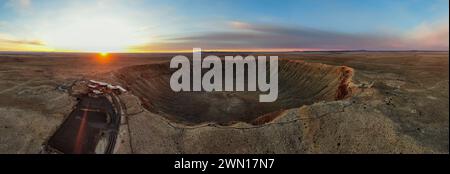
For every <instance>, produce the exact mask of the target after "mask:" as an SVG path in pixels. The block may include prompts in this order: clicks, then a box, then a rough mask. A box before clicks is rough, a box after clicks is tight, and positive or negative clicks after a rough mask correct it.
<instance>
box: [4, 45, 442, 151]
mask: <svg viewBox="0 0 450 174" xmlns="http://www.w3.org/2000/svg"><path fill="white" fill-rule="evenodd" d="M209 54H214V53H209ZM216 54H218V55H219V56H223V55H228V54H229V55H237V54H241V55H249V54H251V55H255V56H257V55H276V56H279V58H280V63H279V71H280V72H279V83H280V87H279V88H280V89H279V90H280V91H279V97H278V100H277V101H275V102H273V103H259V102H258V101H257V100H256V96H258V94H257V93H250V92H213V93H206V92H199V93H175V92H173V91H171V90H170V88H169V87H168V79H169V78H170V75H171V72H173V70H170V69H169V68H168V62H169V61H170V59H171V58H172V57H173V56H174V55H176V54H162V53H161V54H159V53H153V54H150V53H148V54H111V56H110V57H109V60H108V61H101V60H99V58H98V55H96V54H88V53H13V52H2V53H0V153H2V154H3V153H6V154H28V153H31V154H35V153H43V149H45V146H46V144H47V142H48V141H49V139H50V138H51V137H52V135H53V134H55V132H56V131H57V130H58V129H59V128H60V127H61V125H62V124H63V122H64V121H65V120H66V119H67V117H68V116H69V114H70V113H71V112H72V110H74V108H75V107H76V105H77V103H78V100H77V97H75V96H74V93H75V92H76V91H77V90H79V88H83V87H82V86H83V85H84V84H83V83H84V82H86V81H89V80H93V79H94V80H98V81H104V82H108V83H111V84H117V85H121V86H123V87H124V88H126V89H127V92H125V93H121V94H119V95H117V97H118V100H119V103H120V106H121V112H122V114H121V122H120V127H119V130H118V138H117V140H116V142H115V146H114V149H113V150H112V153H125V154H130V153H137V154H147V153H150V154H155V153H156V154H161V153H163V154H165V153H170V154H175V153H176V154H180V153H181V154H197V153H220V154H230V153H232V154H235V153H238V154H240V153H245V154H247V153H251V154H253V153H256V154H272V153H275V154H285V153H296V154H303V153H313V154H316V153H327V154H328V153H333V154H334V153H388V154H391V153H393V154H400V153H445V154H448V152H449V135H448V134H449V124H448V123H449V98H448V97H449V94H448V92H449V65H448V62H449V54H448V52H433V51H427V52H421V51H395V52H389V51H380V52H376V51H348V52H346V51H342V52H339V51H333V52H283V53H216Z"/></svg>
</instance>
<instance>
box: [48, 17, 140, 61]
mask: <svg viewBox="0 0 450 174" xmlns="http://www.w3.org/2000/svg"><path fill="white" fill-rule="evenodd" d="M135 28H137V27H133V26H132V25H131V24H128V23H127V22H126V20H122V19H121V18H118V17H114V16H108V17H106V16H105V17H103V16H101V15H100V16H89V17H75V18H73V19H69V21H66V22H65V23H64V24H60V25H57V27H49V29H48V31H47V33H46V34H43V36H44V41H45V42H46V43H47V45H48V46H49V47H51V48H55V49H57V50H61V49H64V50H73V51H82V52H121V51H126V50H127V48H128V47H130V46H133V45H138V44H141V43H142V42H141V41H140V40H142V38H140V37H139V36H137V35H136V29H135Z"/></svg>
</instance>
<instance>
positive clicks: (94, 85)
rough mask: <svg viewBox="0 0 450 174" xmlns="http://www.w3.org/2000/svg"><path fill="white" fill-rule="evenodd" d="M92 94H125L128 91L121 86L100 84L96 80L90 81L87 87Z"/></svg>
mask: <svg viewBox="0 0 450 174" xmlns="http://www.w3.org/2000/svg"><path fill="white" fill-rule="evenodd" d="M87 86H88V87H89V89H90V90H91V92H92V93H94V94H96V95H100V94H104V93H110V92H114V93H118V94H120V93H125V92H127V90H126V89H125V88H123V87H122V86H119V85H112V84H109V83H106V82H100V81H96V80H89V84H88V85H87Z"/></svg>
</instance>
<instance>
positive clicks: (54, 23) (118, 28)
mask: <svg viewBox="0 0 450 174" xmlns="http://www.w3.org/2000/svg"><path fill="white" fill-rule="evenodd" d="M448 21H449V0H363V1H362V0H214V1H211V0H172V1H167V0H0V51H56V52H61V51H79V52H174V51H189V50H192V48H194V47H195V48H202V49H203V50H216V51H305V50H363V49H364V50H449V22H448Z"/></svg>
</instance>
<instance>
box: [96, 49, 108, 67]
mask: <svg viewBox="0 0 450 174" xmlns="http://www.w3.org/2000/svg"><path fill="white" fill-rule="evenodd" d="M96 57H97V58H96V59H97V61H98V62H99V63H101V64H107V63H109V62H110V61H111V55H110V54H109V53H108V52H99V53H97V56H96Z"/></svg>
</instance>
